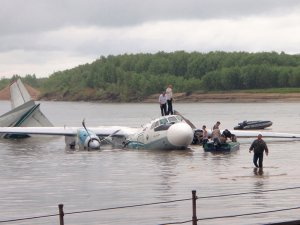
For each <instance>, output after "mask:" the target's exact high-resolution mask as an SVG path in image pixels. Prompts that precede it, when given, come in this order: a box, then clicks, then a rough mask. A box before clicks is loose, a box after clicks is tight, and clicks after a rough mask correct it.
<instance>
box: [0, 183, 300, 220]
mask: <svg viewBox="0 0 300 225" xmlns="http://www.w3.org/2000/svg"><path fill="white" fill-rule="evenodd" d="M295 189H300V187H287V188H279V189H269V190H263V191H252V192H240V193H232V194H220V195H209V196H200V197H198V196H197V195H196V190H193V191H192V197H191V198H184V199H176V200H170V201H160V202H152V203H143V204H135V205H125V206H118V207H110V208H100V209H91V210H82V211H73V212H64V205H63V204H59V205H58V213H56V214H48V215H41V216H31V217H24V218H16V219H7V220H0V223H10V222H17V221H24V220H34V219H40V218H48V217H57V216H58V217H59V225H64V218H65V216H66V215H73V214H83V213H91V212H100V211H108V210H118V209H124V208H134V207H144V206H150V205H159V204H168V203H174V202H183V201H192V219H189V220H184V221H177V222H169V223H163V224H159V225H167V224H168V225H171V224H185V223H192V225H197V223H198V221H205V220H214V219H226V218H234V217H242V216H249V215H258V214H267V213H275V212H282V211H289V210H296V209H300V206H296V207H290V208H282V209H275V210H267V211H260V212H252V213H241V214H233V215H224V216H215V217H204V218H197V199H208V198H221V197H230V196H239V195H248V194H257V193H266V192H275V191H285V190H295ZM296 222H297V221H291V222H283V223H280V224H286V225H289V224H297V223H296ZM298 222H299V221H298ZM274 224H275V223H274ZM277 224H279V223H277ZM299 224H300V223H299Z"/></svg>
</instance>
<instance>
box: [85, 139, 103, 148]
mask: <svg viewBox="0 0 300 225" xmlns="http://www.w3.org/2000/svg"><path fill="white" fill-rule="evenodd" d="M85 144H86V145H85V147H86V148H87V149H100V140H99V138H98V137H97V136H96V137H91V138H89V137H88V138H87V139H86V141H85Z"/></svg>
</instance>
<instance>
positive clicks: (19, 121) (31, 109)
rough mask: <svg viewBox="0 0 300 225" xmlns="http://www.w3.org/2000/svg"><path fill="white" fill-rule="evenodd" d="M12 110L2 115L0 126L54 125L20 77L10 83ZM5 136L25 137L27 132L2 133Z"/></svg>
mask: <svg viewBox="0 0 300 225" xmlns="http://www.w3.org/2000/svg"><path fill="white" fill-rule="evenodd" d="M10 101H11V108H12V109H11V110H10V111H9V112H7V113H5V114H3V115H1V116H0V127H52V126H53V124H52V123H51V122H50V121H49V120H48V118H47V117H46V116H45V115H44V114H43V113H42V112H41V110H40V104H36V103H35V102H34V100H32V98H31V97H30V95H29V93H28V91H27V89H26V88H25V86H24V84H23V83H22V81H21V80H20V79H18V80H17V81H15V82H13V83H12V84H11V85H10ZM0 137H4V138H24V137H29V135H27V134H0Z"/></svg>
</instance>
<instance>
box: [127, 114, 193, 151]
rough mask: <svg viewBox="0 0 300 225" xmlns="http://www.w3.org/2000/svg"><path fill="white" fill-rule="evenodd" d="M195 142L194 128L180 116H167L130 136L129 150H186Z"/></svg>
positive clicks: (128, 139)
mask: <svg viewBox="0 0 300 225" xmlns="http://www.w3.org/2000/svg"><path fill="white" fill-rule="evenodd" d="M192 140H193V130H192V128H191V127H190V126H189V125H188V124H187V123H185V122H184V121H182V120H181V118H180V117H178V116H165V117H161V118H158V119H156V120H153V121H151V122H150V123H148V124H146V125H145V126H144V127H143V128H141V129H140V130H139V131H138V132H136V133H135V134H132V135H130V136H128V138H127V141H128V143H127V145H126V146H125V147H128V148H142V149H158V150H164V149H166V150H173V149H185V148H187V146H188V145H190V144H191V142H192Z"/></svg>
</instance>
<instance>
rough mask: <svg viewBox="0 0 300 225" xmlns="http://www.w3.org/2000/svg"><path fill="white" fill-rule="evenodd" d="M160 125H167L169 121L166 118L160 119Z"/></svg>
mask: <svg viewBox="0 0 300 225" xmlns="http://www.w3.org/2000/svg"><path fill="white" fill-rule="evenodd" d="M159 123H160V125H165V124H167V123H168V120H167V119H166V118H163V119H160V120H159Z"/></svg>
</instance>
